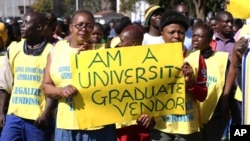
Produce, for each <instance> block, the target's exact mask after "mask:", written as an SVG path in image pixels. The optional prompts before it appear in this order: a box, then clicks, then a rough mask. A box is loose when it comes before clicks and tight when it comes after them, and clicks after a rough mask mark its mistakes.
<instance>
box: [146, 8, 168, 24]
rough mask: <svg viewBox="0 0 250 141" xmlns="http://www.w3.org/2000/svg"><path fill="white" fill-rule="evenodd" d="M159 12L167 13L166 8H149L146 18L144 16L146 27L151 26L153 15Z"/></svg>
mask: <svg viewBox="0 0 250 141" xmlns="http://www.w3.org/2000/svg"><path fill="white" fill-rule="evenodd" d="M158 10H160V11H165V8H163V7H160V6H158V5H151V6H150V7H149V8H147V9H146V11H145V16H144V17H145V25H146V26H149V22H150V19H151V17H152V15H153V14H154V13H155V12H156V11H158Z"/></svg>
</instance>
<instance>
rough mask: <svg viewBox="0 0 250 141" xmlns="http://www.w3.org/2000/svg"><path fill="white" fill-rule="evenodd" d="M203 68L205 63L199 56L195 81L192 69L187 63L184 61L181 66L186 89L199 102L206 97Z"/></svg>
mask: <svg viewBox="0 0 250 141" xmlns="http://www.w3.org/2000/svg"><path fill="white" fill-rule="evenodd" d="M204 70H206V65H205V61H204V59H203V58H201V56H200V61H199V71H198V77H197V80H196V81H195V80H194V79H193V69H192V67H191V66H190V65H189V63H187V62H184V64H183V66H182V72H183V75H184V78H185V81H186V85H187V86H186V87H187V89H188V91H189V92H190V93H191V94H192V95H193V97H194V98H195V99H197V100H199V101H201V102H202V101H204V100H205V99H206V97H207V87H206V81H207V78H206V77H205V76H204V75H203V74H202V71H204ZM203 73H205V72H203Z"/></svg>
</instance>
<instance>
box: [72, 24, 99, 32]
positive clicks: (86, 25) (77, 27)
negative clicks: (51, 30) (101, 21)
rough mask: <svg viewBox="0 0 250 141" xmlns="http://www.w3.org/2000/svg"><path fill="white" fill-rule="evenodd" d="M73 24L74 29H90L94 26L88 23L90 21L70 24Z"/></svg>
mask: <svg viewBox="0 0 250 141" xmlns="http://www.w3.org/2000/svg"><path fill="white" fill-rule="evenodd" d="M71 25H73V26H74V27H75V28H76V29H78V30H79V29H82V28H84V27H85V28H88V29H92V28H94V25H92V24H90V23H78V24H71Z"/></svg>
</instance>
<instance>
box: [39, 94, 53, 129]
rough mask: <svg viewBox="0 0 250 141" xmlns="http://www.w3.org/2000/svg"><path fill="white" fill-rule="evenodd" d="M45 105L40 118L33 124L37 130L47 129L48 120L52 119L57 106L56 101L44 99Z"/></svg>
mask: <svg viewBox="0 0 250 141" xmlns="http://www.w3.org/2000/svg"><path fill="white" fill-rule="evenodd" d="M45 98H46V99H45V100H46V104H45V109H44V111H43V113H42V115H41V116H40V117H38V118H37V120H36V121H35V122H34V124H35V125H36V126H37V127H38V128H47V127H48V124H49V119H50V118H51V117H52V114H53V110H54V109H55V108H56V106H57V100H55V99H51V98H48V97H45Z"/></svg>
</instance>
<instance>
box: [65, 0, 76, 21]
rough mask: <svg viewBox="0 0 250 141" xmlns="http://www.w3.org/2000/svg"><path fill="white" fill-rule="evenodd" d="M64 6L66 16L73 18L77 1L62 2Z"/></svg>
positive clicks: (66, 0) (67, 0)
mask: <svg viewBox="0 0 250 141" xmlns="http://www.w3.org/2000/svg"><path fill="white" fill-rule="evenodd" d="M62 2H63V5H64V9H63V11H64V16H65V17H68V16H71V14H72V13H74V11H75V10H76V6H75V0H62Z"/></svg>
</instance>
